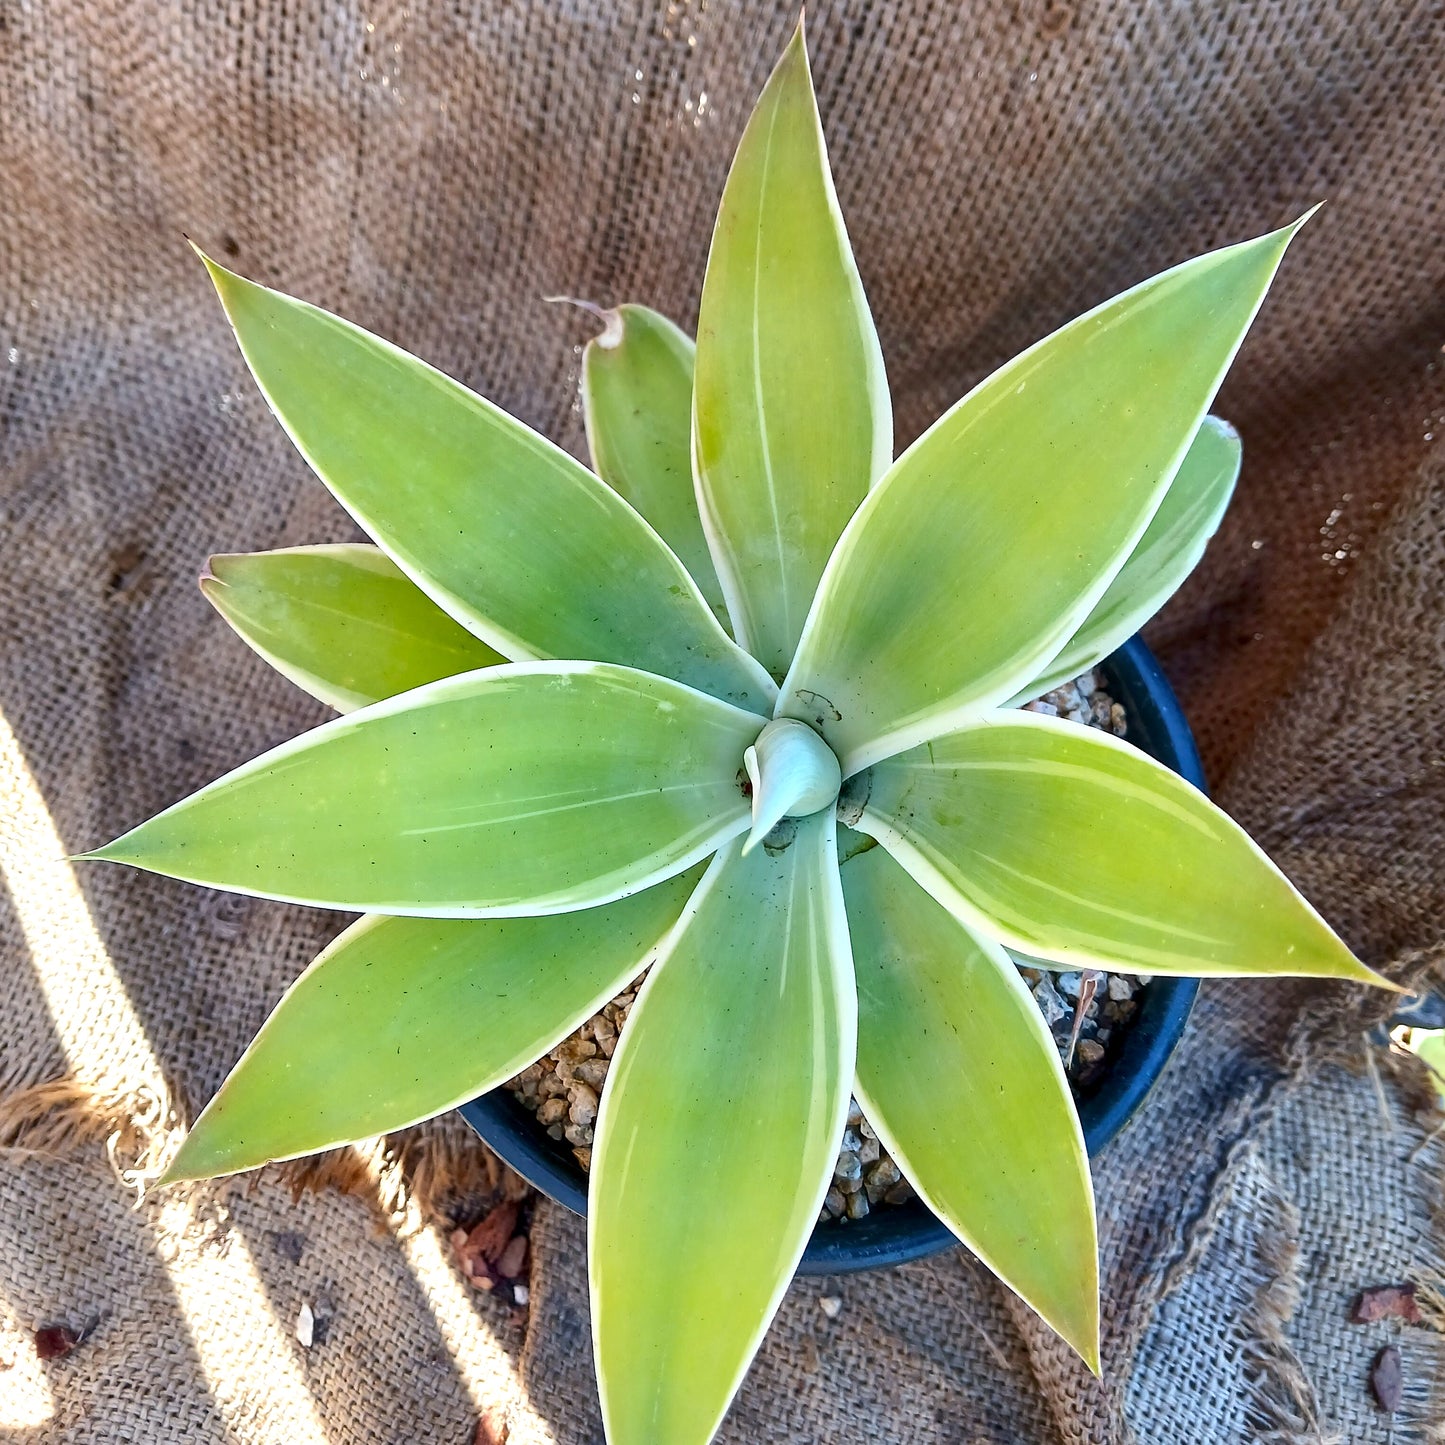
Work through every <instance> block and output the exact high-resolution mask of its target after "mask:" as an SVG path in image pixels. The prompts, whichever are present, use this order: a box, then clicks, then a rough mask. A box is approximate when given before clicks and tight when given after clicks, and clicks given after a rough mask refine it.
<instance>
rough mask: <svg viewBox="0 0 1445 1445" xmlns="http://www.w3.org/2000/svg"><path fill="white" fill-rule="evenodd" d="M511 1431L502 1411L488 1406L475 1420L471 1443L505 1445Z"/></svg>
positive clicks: (473, 1444)
mask: <svg viewBox="0 0 1445 1445" xmlns="http://www.w3.org/2000/svg"><path fill="white" fill-rule="evenodd" d="M511 1433H512V1430H511V1426H509V1425H508V1424H507V1418H506V1416H505V1415H504V1414H503V1412H502V1411H501V1410H499V1409H497V1408H496V1406H488V1407H487V1408H486V1409H485V1410H483V1411H482V1414H481V1417H480V1419H478V1421H477V1433H476V1434H475V1435H474V1436H473V1437H472V1445H507V1437H508V1436H509V1435H510V1434H511Z"/></svg>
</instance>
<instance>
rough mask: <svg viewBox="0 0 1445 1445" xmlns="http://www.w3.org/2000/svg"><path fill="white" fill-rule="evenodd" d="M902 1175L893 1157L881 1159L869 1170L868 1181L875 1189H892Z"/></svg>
mask: <svg viewBox="0 0 1445 1445" xmlns="http://www.w3.org/2000/svg"><path fill="white" fill-rule="evenodd" d="M901 1177H902V1176H901V1175H900V1174H899V1172H898V1166H897V1165H896V1164H895V1163H894V1162H893V1161H892V1160H891V1159H880V1160H879V1161H878V1162H877V1163H876V1164H875V1165H873V1166H872V1168H871V1169H869V1171H868V1176H867V1178H868V1183H869V1184H871V1185H872V1186H873V1187H874V1188H875V1189H890V1188H892V1186H893V1185H895V1184H897V1183H898V1181H899V1179H900V1178H901Z"/></svg>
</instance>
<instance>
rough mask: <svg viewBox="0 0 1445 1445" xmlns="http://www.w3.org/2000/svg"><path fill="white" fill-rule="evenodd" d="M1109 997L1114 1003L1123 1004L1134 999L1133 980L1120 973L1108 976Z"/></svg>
mask: <svg viewBox="0 0 1445 1445" xmlns="http://www.w3.org/2000/svg"><path fill="white" fill-rule="evenodd" d="M1109 997H1110V998H1111V999H1113V1000H1114V1002H1115V1003H1124V1002H1126V1001H1127V1000H1129V999H1131V998H1133V997H1134V980H1133V979H1132V978H1129V977H1128V976H1127V975H1125V974H1122V973H1111V974H1110V975H1109Z"/></svg>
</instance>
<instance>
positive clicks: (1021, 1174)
mask: <svg viewBox="0 0 1445 1445" xmlns="http://www.w3.org/2000/svg"><path fill="white" fill-rule="evenodd" d="M843 896H844V898H845V899H846V900H847V904H848V927H849V932H850V934H851V936H852V940H853V958H854V966H855V970H856V973H857V979H858V1082H857V1093H858V1098H859V1102H860V1103H861V1104H862V1106H863V1109H864V1112H865V1113H866V1114H867V1116H868V1119H869V1121H870V1122H871V1123H872V1125H873V1127H874V1128H875V1129H876V1130H877V1132H878V1137H879V1138H880V1139H881V1140H883V1142H884V1144H885V1145H886V1146H887V1148H888V1152H889V1153H890V1154H892V1156H893V1158H894V1159H895V1160H896V1161H897V1163H898V1165H899V1167H900V1168H901V1169H902V1170H903V1172H904V1173H905V1174H906V1175H907V1177H908V1179H909V1180H910V1182H911V1183H912V1184H913V1186H914V1187H915V1188H916V1189H917V1190H918V1193H919V1195H920V1196H921V1197H922V1199H923V1201H924V1203H925V1204H927V1205H928V1207H929V1208H930V1209H931V1210H932V1211H933V1212H934V1213H935V1214H936V1215H938V1217H939V1218H940V1219H942V1220H943V1221H944V1223H945V1224H947V1225H948V1227H949V1228H950V1229H951V1230H953V1232H954V1233H955V1234H957V1235H958V1237H959V1238H960V1239H961V1240H963V1242H964V1243H965V1244H966V1245H968V1247H969V1248H970V1249H971V1250H972V1251H973V1252H974V1253H975V1254H976V1255H977V1256H978V1257H979V1258H980V1259H981V1260H983V1262H984V1263H985V1264H986V1265H988V1267H989V1268H990V1269H991V1270H993V1272H994V1273H995V1274H996V1275H998V1277H999V1278H1000V1279H1001V1280H1003V1282H1004V1283H1005V1284H1006V1285H1008V1286H1009V1288H1010V1289H1012V1290H1014V1291H1015V1292H1016V1293H1018V1294H1019V1295H1021V1296H1022V1297H1023V1298H1024V1299H1025V1300H1027V1301H1028V1303H1029V1304H1031V1305H1032V1306H1033V1307H1034V1309H1036V1310H1037V1311H1038V1312H1039V1314H1041V1315H1042V1316H1043V1318H1044V1319H1045V1321H1047V1323H1048V1324H1049V1325H1051V1326H1052V1327H1053V1328H1054V1329H1055V1330H1057V1331H1058V1332H1059V1334H1060V1335H1062V1336H1063V1338H1064V1339H1065V1340H1067V1341H1068V1343H1069V1344H1070V1345H1072V1346H1073V1347H1074V1349H1076V1350H1077V1351H1078V1352H1079V1354H1081V1355H1082V1356H1083V1357H1084V1359H1085V1361H1086V1362H1087V1363H1088V1365H1089V1367H1090V1368H1091V1369H1093V1370H1095V1371H1097V1370H1098V1367H1099V1267H1098V1243H1097V1239H1096V1235H1095V1227H1094V1196H1093V1190H1092V1187H1091V1185H1090V1181H1089V1158H1088V1154H1087V1152H1086V1150H1085V1148H1084V1136H1083V1131H1082V1130H1081V1129H1080V1127H1079V1119H1078V1115H1077V1113H1076V1112H1075V1109H1074V1101H1073V1097H1072V1096H1071V1095H1070V1093H1069V1085H1068V1080H1067V1079H1066V1078H1065V1077H1064V1070H1063V1066H1062V1065H1061V1064H1060V1062H1059V1054H1058V1049H1057V1048H1056V1047H1055V1045H1054V1040H1053V1037H1052V1036H1051V1035H1050V1033H1049V1030H1048V1028H1047V1027H1046V1026H1045V1024H1044V1021H1043V1017H1042V1016H1041V1015H1040V1013H1039V1010H1038V1006H1037V1005H1036V1004H1035V1003H1034V1000H1033V999H1032V997H1031V996H1030V995H1029V991H1028V989H1027V987H1026V986H1025V985H1024V982H1023V980H1022V979H1021V978H1020V977H1019V974H1018V970H1017V969H1016V968H1015V967H1014V966H1013V964H1012V962H1011V961H1010V960H1009V957H1008V955H1007V954H1006V953H1005V952H1004V951H1003V949H1002V948H1000V947H999V946H998V944H996V943H994V942H993V941H992V940H991V939H989V938H988V937H987V936H985V935H983V934H979V933H976V932H974V931H973V930H971V929H969V928H968V927H967V926H965V925H964V924H962V923H960V922H959V921H958V919H957V918H955V917H954V916H953V915H952V914H950V913H949V912H948V911H947V910H946V909H944V908H942V907H941V906H940V905H939V904H937V903H936V902H934V900H933V899H932V898H930V897H929V896H928V894H926V893H925V892H924V891H923V890H922V889H921V888H920V887H919V886H918V885H917V884H916V883H915V882H914V881H913V879H912V878H910V877H909V875H908V874H907V873H906V872H905V871H904V870H903V869H902V868H901V867H900V866H899V865H898V864H897V863H896V862H895V861H894V860H893V859H892V858H891V857H890V856H889V854H888V851H887V849H885V848H874V849H872V850H871V851H869V852H865V853H861V854H858V855H856V856H854V857H853V858H852V859H851V860H850V861H849V862H848V863H847V865H846V866H845V867H844V868H843ZM940 1120H946V1121H947V1124H946V1127H943V1128H940V1127H939V1123H940Z"/></svg>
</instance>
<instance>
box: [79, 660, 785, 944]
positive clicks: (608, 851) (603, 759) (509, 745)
mask: <svg viewBox="0 0 1445 1445" xmlns="http://www.w3.org/2000/svg"><path fill="white" fill-rule="evenodd" d="M761 726H762V722H761V719H759V718H757V717H756V716H754V715H753V714H751V713H746V712H743V711H742V710H741V709H739V708H735V707H732V706H730V705H729V704H728V703H725V702H720V701H718V700H717V699H716V698H713V697H709V696H707V695H705V694H703V693H700V692H695V691H694V690H693V689H691V688H688V687H684V686H683V685H682V684H681V683H675V682H671V681H669V680H668V679H666V678H661V677H655V676H653V675H652V674H650V673H644V672H636V671H633V670H632V669H631V668H625V667H614V666H612V665H610V664H608V663H587V662H553V663H509V664H507V665H506V666H504V667H494V668H488V669H485V670H483V671H481V672H473V673H465V674H463V675H462V676H461V677H454V678H447V679H445V680H444V681H442V682H434V683H431V684H429V685H428V686H426V687H422V688H417V689H416V690H415V691H413V692H408V693H403V694H402V695H401V696H400V697H396V698H391V699H388V700H387V701H386V702H380V703H375V704H373V705H372V706H371V707H368V708H363V709H361V711H359V712H354V713H352V714H350V715H349V716H348V717H344V718H338V719H337V720H336V721H335V722H330V723H326V724H325V725H324V726H322V727H319V728H316V729H314V730H313V731H312V732H309V733H305V734H303V735H302V736H301V737H299V738H296V739H293V740H292V741H291V742H289V743H284V744H282V746H280V747H279V748H275V749H273V750H272V751H271V752H269V753H265V754H263V755H262V756H261V757H259V758H256V759H255V760H253V761H252V762H249V763H247V764H246V765H245V766H244V767H240V768H237V769H236V771H235V772H233V773H229V774H227V775H226V776H225V777H223V778H221V779H219V780H218V781H217V782H214V783H212V784H210V785H209V786H208V787H205V788H202V789H201V791H200V792H198V793H195V794H193V795H192V796H191V797H189V798H186V799H184V800H183V801H181V802H179V803H177V804H175V805H174V806H173V807H171V808H167V809H166V811H165V812H163V813H160V814H158V815H157V816H156V817H154V818H152V819H150V821H149V822H146V823H142V824H141V825H140V826H139V827H138V828H134V829H132V830H131V831H130V832H129V833H127V834H125V836H124V837H121V838H118V839H117V840H116V841H115V842H113V843H110V844H108V845H106V846H105V847H104V848H100V849H98V850H97V851H96V852H94V853H92V854H90V855H88V856H90V857H92V858H100V859H106V860H109V861H112V862H118V863H129V864H132V865H134V866H136V867H139V868H146V869H149V870H150V871H151V872H153V873H163V874H166V875H167V876H169V877H172V878H184V879H186V880H188V881H189V882H192V883H205V884H209V885H210V886H211V887H215V888H228V889H231V890H233V891H235V892H238V893H252V894H259V895H261V896H262V897H266V898H280V899H283V900H286V901H288V902H294V903H313V904H318V905H321V906H322V907H329V908H347V909H356V910H358V911H366V912H373V913H399V914H429V915H433V916H438V917H456V918H468V917H471V918H477V917H485V916H492V917H506V916H515V915H519V914H529V913H560V912H566V911H567V910H568V909H573V908H587V907H591V906H593V905H594V904H598V903H606V902H609V901H610V900H612V899H614V898H619V897H622V896H624V895H625V894H628V893H634V892H636V891H637V890H639V889H641V888H646V887H648V886H649V885H650V884H653V883H657V882H660V881H661V880H662V879H664V878H668V877H671V876H672V875H673V874H674V873H678V872H681V871H682V870H683V869H684V868H688V867H690V866H691V865H692V864H693V863H695V862H698V861H699V860H700V859H702V858H705V857H706V856H707V855H708V854H709V853H711V852H713V851H714V850H715V849H716V848H717V847H718V846H719V845H720V844H722V843H723V842H725V841H726V840H727V839H729V838H731V837H734V836H736V835H737V834H738V833H742V832H745V831H746V830H747V825H748V819H749V814H750V808H749V804H748V800H747V799H746V798H745V797H744V796H743V793H742V790H741V788H740V786H739V783H738V777H739V774H740V772H741V762H742V757H743V753H744V751H745V750H746V748H747V747H748V746H749V745H750V744H751V743H752V741H753V739H754V738H755V737H756V736H757V733H758V730H759V728H760V727H761Z"/></svg>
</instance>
